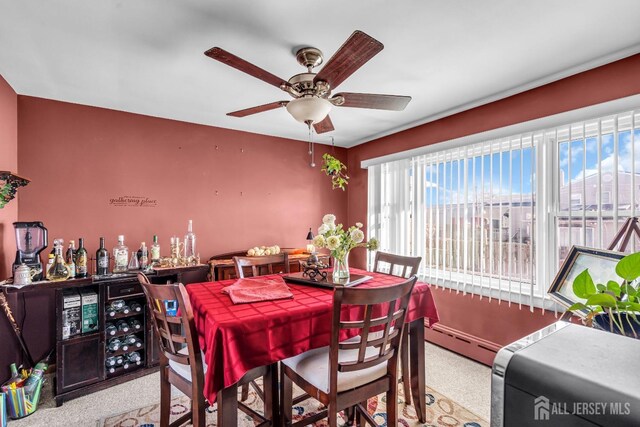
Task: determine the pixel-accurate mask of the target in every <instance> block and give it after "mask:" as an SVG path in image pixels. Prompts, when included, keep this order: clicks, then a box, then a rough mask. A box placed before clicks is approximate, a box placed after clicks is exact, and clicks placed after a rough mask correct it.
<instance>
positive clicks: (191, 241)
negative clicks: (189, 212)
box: [184, 220, 196, 258]
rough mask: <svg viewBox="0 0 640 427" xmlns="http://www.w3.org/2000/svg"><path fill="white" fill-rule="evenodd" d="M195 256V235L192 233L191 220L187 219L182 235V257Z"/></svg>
mask: <svg viewBox="0 0 640 427" xmlns="http://www.w3.org/2000/svg"><path fill="white" fill-rule="evenodd" d="M193 256H196V235H195V234H194V233H193V220H189V225H188V226H187V234H185V236H184V257H185V258H189V257H193Z"/></svg>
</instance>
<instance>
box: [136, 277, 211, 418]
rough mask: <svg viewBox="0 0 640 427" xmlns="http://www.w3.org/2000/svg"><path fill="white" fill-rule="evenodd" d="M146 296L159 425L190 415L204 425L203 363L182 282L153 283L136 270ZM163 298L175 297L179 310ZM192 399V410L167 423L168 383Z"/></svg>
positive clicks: (169, 401) (169, 392) (169, 388)
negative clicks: (156, 361) (156, 360)
mask: <svg viewBox="0 0 640 427" xmlns="http://www.w3.org/2000/svg"><path fill="white" fill-rule="evenodd" d="M138 281H139V282H140V285H142V289H143V290H144V294H145V296H146V298H147V304H148V306H149V312H150V314H151V318H152V319H151V320H152V323H153V329H154V331H155V333H156V337H157V338H158V345H159V347H160V426H161V427H167V426H180V425H182V424H184V423H185V422H186V421H188V420H189V419H190V420H191V423H192V424H193V425H194V426H196V427H204V426H205V425H206V421H205V418H206V414H205V409H206V407H207V403H206V401H205V398H204V394H203V390H204V372H205V370H206V365H204V361H203V356H202V352H201V351H200V343H199V341H198V333H197V331H196V326H195V322H194V320H193V311H192V309H191V302H190V300H189V296H188V295H187V291H186V289H185V288H184V285H183V284H182V283H173V284H166V285H154V284H152V283H150V282H149V279H148V278H147V276H146V275H145V274H143V273H138ZM165 301H176V302H177V305H178V307H179V308H180V310H179V313H175V314H172V313H168V312H167V308H166V305H165ZM172 385H173V386H175V387H176V388H177V389H178V390H180V391H181V392H182V393H184V394H185V395H186V396H188V397H189V398H190V399H191V412H189V413H187V414H185V415H183V416H182V417H180V418H179V419H177V420H176V421H174V422H173V423H171V424H169V417H170V415H171V414H170V410H171V386H172Z"/></svg>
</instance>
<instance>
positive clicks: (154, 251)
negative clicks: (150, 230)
mask: <svg viewBox="0 0 640 427" xmlns="http://www.w3.org/2000/svg"><path fill="white" fill-rule="evenodd" d="M158 261H160V245H159V244H158V236H157V235H154V236H153V245H151V262H158Z"/></svg>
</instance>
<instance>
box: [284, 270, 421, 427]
mask: <svg viewBox="0 0 640 427" xmlns="http://www.w3.org/2000/svg"><path fill="white" fill-rule="evenodd" d="M416 280H417V278H416V277H415V276H413V277H411V278H410V279H408V280H406V281H404V282H402V283H399V284H397V285H393V286H388V287H381V288H345V287H339V288H336V289H335V291H334V294H333V317H332V325H331V344H330V345H329V346H327V347H322V348H317V349H313V350H309V351H307V352H306V353H302V354H300V355H298V356H294V357H291V358H288V359H285V360H283V361H282V362H281V368H282V369H281V372H280V378H281V402H282V408H283V411H282V412H283V416H284V422H285V425H287V426H292V427H298V426H301V425H307V424H310V423H313V422H316V421H318V420H320V419H322V418H325V417H328V422H329V426H330V427H334V426H336V425H337V415H338V412H339V411H341V410H346V412H349V414H350V415H349V416H350V417H354V416H355V417H356V418H357V421H358V422H360V421H361V420H362V419H363V418H364V419H365V420H366V422H368V423H369V424H371V425H376V423H375V421H374V420H373V418H372V417H371V416H370V415H369V413H368V412H367V400H368V399H369V398H371V397H374V396H377V395H378V394H380V393H386V399H387V425H389V426H394V427H395V426H396V425H397V421H398V405H397V394H398V377H397V375H398V374H397V368H398V349H399V347H400V338H401V336H402V333H403V331H404V327H405V323H404V319H405V315H406V312H407V306H408V304H409V299H410V297H411V291H412V290H413V286H414V285H415V283H416ZM378 304H388V306H387V308H386V309H385V310H382V313H380V314H378V313H376V317H373V312H374V309H375V308H376V306H377V305H378ZM344 306H349V307H348V308H349V311H350V312H354V311H355V312H358V313H361V317H360V318H359V319H357V320H353V319H351V320H342V318H341V314H342V311H343V307H344ZM379 308H380V307H378V309H379ZM354 309H355V310H354ZM344 329H348V330H354V329H355V330H359V337H360V338H359V339H357V340H353V339H349V340H345V341H340V340H339V337H340V335H341V331H342V330H344ZM372 329H373V330H377V329H380V330H381V331H382V334H380V336H379V337H376V338H374V336H373V334H370V333H369V332H370V331H371V330H372ZM363 337H367V338H366V339H363ZM293 383H295V384H296V385H298V386H299V387H300V388H301V389H303V390H304V391H305V392H306V393H307V394H309V395H310V396H313V397H314V398H315V399H317V400H319V401H320V402H321V403H323V404H324V405H325V406H326V409H325V410H323V411H322V412H319V413H317V414H314V415H311V416H309V417H306V418H303V419H302V420H299V421H297V422H296V423H293V422H292V414H291V413H292V402H293ZM348 421H349V422H352V421H353V419H350V420H348Z"/></svg>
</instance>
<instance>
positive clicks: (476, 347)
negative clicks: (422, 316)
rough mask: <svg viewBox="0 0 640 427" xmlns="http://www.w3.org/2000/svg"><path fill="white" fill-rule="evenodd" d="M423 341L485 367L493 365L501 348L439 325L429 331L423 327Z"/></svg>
mask: <svg viewBox="0 0 640 427" xmlns="http://www.w3.org/2000/svg"><path fill="white" fill-rule="evenodd" d="M425 339H426V340H427V341H429V342H431V343H433V344H436V345H439V346H441V347H444V348H447V349H449V350H451V351H454V352H456V353H459V354H462V355H463V356H466V357H468V358H470V359H473V360H476V361H478V362H480V363H483V364H485V365H487V366H491V365H493V359H494V358H495V357H496V353H497V352H498V350H500V349H501V348H502V346H501V345H499V344H496V343H494V342H491V341H487V340H483V339H482V338H478V337H476V336H474V335H470V334H467V333H465V332H462V331H459V330H457V329H454V328H450V327H449V326H446V325H443V324H441V323H436V324H435V325H433V328H431V329H429V328H426V327H425Z"/></svg>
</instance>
